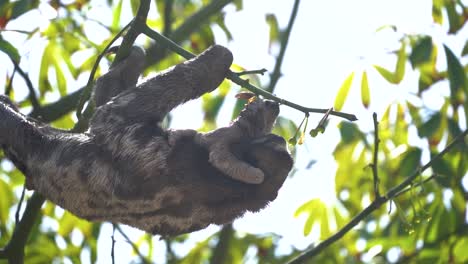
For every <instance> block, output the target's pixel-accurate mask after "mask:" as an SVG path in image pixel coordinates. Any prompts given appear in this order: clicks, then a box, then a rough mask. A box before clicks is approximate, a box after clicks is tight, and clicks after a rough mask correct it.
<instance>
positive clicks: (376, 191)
mask: <svg viewBox="0 0 468 264" xmlns="http://www.w3.org/2000/svg"><path fill="white" fill-rule="evenodd" d="M372 118H373V120H374V160H373V161H372V164H371V168H372V175H373V177H374V194H375V197H376V198H379V197H380V192H379V182H380V180H379V174H378V169H377V168H378V162H379V158H378V156H379V143H380V139H379V122H378V121H377V114H376V113H374V114H373V115H372Z"/></svg>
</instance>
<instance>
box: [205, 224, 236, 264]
mask: <svg viewBox="0 0 468 264" xmlns="http://www.w3.org/2000/svg"><path fill="white" fill-rule="evenodd" d="M233 235H234V228H233V227H232V224H227V225H225V226H223V228H222V229H221V231H220V232H219V235H218V244H217V245H216V247H215V248H214V249H213V254H212V255H211V259H210V264H222V263H228V262H227V261H228V260H229V259H228V258H227V257H228V255H229V248H230V245H231V238H232V236H233Z"/></svg>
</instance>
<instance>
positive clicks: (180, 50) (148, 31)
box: [142, 26, 357, 121]
mask: <svg viewBox="0 0 468 264" xmlns="http://www.w3.org/2000/svg"><path fill="white" fill-rule="evenodd" d="M142 33H143V34H145V35H147V36H148V37H150V38H152V39H154V40H156V41H157V42H159V43H161V44H162V45H164V46H165V47H167V48H169V49H170V50H172V51H174V52H175V53H177V54H179V55H181V56H182V57H184V58H186V59H192V58H194V57H195V55H194V54H193V53H191V52H189V51H187V50H185V49H184V48H182V47H181V46H179V45H177V43H175V42H174V41H172V40H170V39H168V38H166V37H164V36H163V35H161V34H159V33H158V32H156V31H154V30H152V29H151V28H149V27H148V26H146V27H145V28H144V30H143V32H142ZM226 78H227V79H229V80H231V81H233V82H234V83H236V84H238V85H240V86H242V87H244V88H246V89H247V90H249V91H251V92H253V93H255V94H257V95H261V96H263V97H265V98H266V99H270V100H274V101H276V102H278V103H280V104H283V105H287V106H289V107H291V108H294V109H296V110H299V111H301V112H304V113H306V114H307V113H323V114H325V113H327V112H329V109H318V108H308V107H304V106H301V105H298V104H295V103H292V102H290V101H287V100H284V99H282V98H279V97H276V96H275V95H273V94H271V93H269V92H267V91H265V90H263V89H260V88H258V87H255V86H254V85H252V84H250V83H249V81H247V80H244V79H242V78H240V77H239V76H238V75H237V74H236V73H234V72H232V71H229V72H228V73H227V76H226ZM330 114H331V115H335V116H339V117H342V118H345V119H348V120H349V121H355V120H357V118H356V116H355V115H353V114H347V113H342V112H337V111H331V112H330Z"/></svg>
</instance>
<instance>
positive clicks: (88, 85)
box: [76, 21, 133, 118]
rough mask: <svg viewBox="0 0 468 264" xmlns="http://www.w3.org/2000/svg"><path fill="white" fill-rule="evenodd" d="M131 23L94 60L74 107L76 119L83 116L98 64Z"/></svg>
mask: <svg viewBox="0 0 468 264" xmlns="http://www.w3.org/2000/svg"><path fill="white" fill-rule="evenodd" d="M132 22H133V21H130V22H129V23H128V24H127V25H126V26H125V27H124V28H122V30H120V31H119V33H117V35H115V37H114V38H113V39H112V40H111V41H110V42H109V44H107V46H106V47H105V48H104V50H103V52H101V53H100V54H99V55H98V57H97V59H96V62H95V63H94V65H93V69H92V70H91V72H90V73H89V78H88V82H87V83H86V86H85V88H84V89H83V92H82V93H81V97H80V100H79V101H78V106H77V107H76V116H77V117H78V118H81V116H82V114H83V113H82V110H83V106H84V104H85V102H86V101H88V99H89V98H90V96H91V92H92V88H93V86H92V84H93V80H94V75H95V74H96V71H97V68H98V66H99V62H100V61H101V59H102V58H103V57H104V55H105V54H106V52H107V50H108V49H109V48H110V47H111V46H112V44H114V42H115V41H116V40H117V39H118V38H119V37H120V36H121V35H122V34H123V32H125V30H127V29H128V28H129V27H130V26H131V25H132Z"/></svg>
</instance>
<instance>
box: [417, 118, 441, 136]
mask: <svg viewBox="0 0 468 264" xmlns="http://www.w3.org/2000/svg"><path fill="white" fill-rule="evenodd" d="M441 123H442V115H441V113H440V112H437V113H435V114H434V115H432V116H431V117H430V118H429V119H428V120H427V121H426V122H425V123H424V124H422V126H420V127H418V135H419V136H420V137H428V138H430V137H431V136H432V135H434V134H435V133H436V132H437V130H438V129H439V127H440V125H441Z"/></svg>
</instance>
